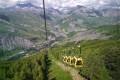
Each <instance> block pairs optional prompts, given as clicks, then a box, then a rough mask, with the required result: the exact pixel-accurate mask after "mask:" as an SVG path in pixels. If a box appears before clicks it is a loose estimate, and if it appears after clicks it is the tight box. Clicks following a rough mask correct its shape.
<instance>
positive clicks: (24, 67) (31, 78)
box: [0, 52, 72, 80]
mask: <svg viewBox="0 0 120 80" xmlns="http://www.w3.org/2000/svg"><path fill="white" fill-rule="evenodd" d="M54 79H55V80H72V77H71V75H70V73H68V72H67V71H64V70H63V69H62V68H60V67H59V66H58V65H56V64H55V62H52V59H51V58H49V57H48V55H46V54H45V52H41V53H40V54H38V55H35V56H31V57H28V58H23V59H21V60H16V61H6V62H0V80H54Z"/></svg>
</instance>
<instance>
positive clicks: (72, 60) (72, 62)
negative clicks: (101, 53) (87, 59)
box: [70, 56, 76, 65]
mask: <svg viewBox="0 0 120 80" xmlns="http://www.w3.org/2000/svg"><path fill="white" fill-rule="evenodd" d="M75 61H76V57H75V56H74V57H71V60H70V65H75Z"/></svg>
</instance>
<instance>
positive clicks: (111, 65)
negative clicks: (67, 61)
mask: <svg viewBox="0 0 120 80" xmlns="http://www.w3.org/2000/svg"><path fill="white" fill-rule="evenodd" d="M78 45H81V47H82V55H81V56H82V58H83V62H84V64H83V67H81V68H76V69H77V70H79V73H80V75H82V76H83V77H85V78H86V79H90V80H118V79H119V77H120V76H119V74H120V71H119V70H120V67H119V66H120V65H119V62H120V54H119V52H120V47H119V45H120V40H93V41H87V42H81V41H80V42H78V43H77V44H74V42H73V43H68V44H66V45H64V46H60V45H56V46H53V47H52V48H51V49H50V51H51V53H52V55H53V56H54V58H55V59H57V60H58V61H60V62H63V61H62V59H61V57H62V56H63V55H67V56H68V55H69V54H68V49H70V56H73V55H74V51H73V50H72V47H74V48H75V56H76V57H77V56H79V55H80V54H79V49H78V48H77V46H78ZM58 47H59V48H58ZM63 50H66V51H67V52H66V53H65V54H64V52H63Z"/></svg>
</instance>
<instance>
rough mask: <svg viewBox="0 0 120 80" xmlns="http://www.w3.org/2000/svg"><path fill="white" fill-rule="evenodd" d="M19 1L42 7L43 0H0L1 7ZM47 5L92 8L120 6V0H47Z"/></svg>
mask: <svg viewBox="0 0 120 80" xmlns="http://www.w3.org/2000/svg"><path fill="white" fill-rule="evenodd" d="M18 3H32V4H34V5H36V6H40V7H42V0H0V7H1V8H5V7H9V6H13V5H16V4H18ZM45 3H46V6H47V7H54V8H56V9H57V8H64V7H75V6H77V5H82V6H86V7H90V8H99V9H100V8H111V7H120V0H45Z"/></svg>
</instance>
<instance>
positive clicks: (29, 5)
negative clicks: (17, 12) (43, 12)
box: [17, 3, 35, 7]
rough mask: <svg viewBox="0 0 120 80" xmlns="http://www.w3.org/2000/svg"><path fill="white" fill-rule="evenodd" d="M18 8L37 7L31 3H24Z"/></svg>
mask: <svg viewBox="0 0 120 80" xmlns="http://www.w3.org/2000/svg"><path fill="white" fill-rule="evenodd" d="M17 6H19V7H35V6H34V5H33V4H31V3H26V4H25V3H22V4H17Z"/></svg>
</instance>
